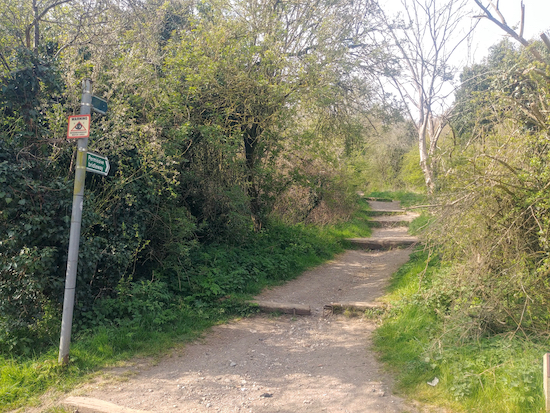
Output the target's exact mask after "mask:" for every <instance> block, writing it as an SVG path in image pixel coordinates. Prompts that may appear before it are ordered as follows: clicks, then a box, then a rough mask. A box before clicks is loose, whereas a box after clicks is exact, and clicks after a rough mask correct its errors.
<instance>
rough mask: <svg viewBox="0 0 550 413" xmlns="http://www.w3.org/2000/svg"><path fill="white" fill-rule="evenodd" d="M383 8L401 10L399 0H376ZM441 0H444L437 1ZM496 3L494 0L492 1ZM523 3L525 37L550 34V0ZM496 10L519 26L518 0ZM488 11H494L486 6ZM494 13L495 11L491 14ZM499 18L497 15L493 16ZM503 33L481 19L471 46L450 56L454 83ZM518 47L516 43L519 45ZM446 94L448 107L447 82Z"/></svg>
mask: <svg viewBox="0 0 550 413" xmlns="http://www.w3.org/2000/svg"><path fill="white" fill-rule="evenodd" d="M379 1H380V5H381V6H382V8H383V9H384V10H385V11H386V13H388V14H389V15H393V14H396V13H397V12H398V11H399V10H400V9H402V7H403V6H402V4H401V0H379ZM439 1H440V2H443V1H444V0H439ZM469 1H470V3H471V9H472V16H475V15H481V14H483V11H482V10H481V9H480V8H479V6H478V5H477V4H476V3H475V2H474V0H469ZM493 1H494V2H496V1H497V0H493ZM523 2H524V4H525V26H524V37H525V38H526V39H528V40H530V39H533V38H536V39H537V40H540V37H539V35H540V33H541V32H543V31H545V32H546V33H547V34H548V35H549V36H550V0H523ZM488 3H489V1H488V0H483V4H484V5H487V4H488ZM499 9H500V11H501V13H502V14H503V16H504V18H505V19H506V23H507V24H508V25H509V26H510V27H518V26H519V22H520V19H521V0H500V1H499ZM489 10H490V11H491V12H493V10H492V9H491V8H490V9H489ZM493 16H495V14H494V13H493ZM495 17H497V18H498V16H495ZM470 23H471V21H467V22H465V28H467V27H468V26H469V25H470ZM504 36H506V33H505V32H504V31H503V30H502V29H500V28H499V27H498V26H497V25H496V24H494V23H493V22H491V21H489V20H488V19H481V21H480V22H479V24H478V25H477V28H476V30H475V32H474V36H473V39H472V42H471V49H470V51H469V52H467V47H466V45H465V44H464V45H463V47H462V48H460V49H457V51H456V53H455V54H453V56H452V58H451V64H453V65H454V66H455V67H456V68H457V69H458V71H457V76H455V80H454V82H452V83H454V85H455V86H458V83H457V82H458V73H460V72H461V71H462V70H461V68H463V67H465V66H470V65H471V64H472V63H477V62H480V61H481V60H482V59H483V58H484V57H486V56H487V55H488V53H489V48H490V47H491V46H492V45H494V44H496V43H498V42H499V41H500V40H502V38H503V37H504ZM518 46H519V44H518ZM444 91H445V93H444V94H447V93H448V94H449V96H448V99H445V100H444V101H443V106H447V105H448V103H450V101H452V100H453V95H452V91H453V86H452V84H451V83H449V84H448V85H447V86H445V88H444ZM412 111H413V113H414V112H415V110H414V109H412Z"/></svg>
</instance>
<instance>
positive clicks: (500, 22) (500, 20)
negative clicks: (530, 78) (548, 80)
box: [474, 0, 550, 64]
mask: <svg viewBox="0 0 550 413" xmlns="http://www.w3.org/2000/svg"><path fill="white" fill-rule="evenodd" d="M474 1H475V2H476V4H477V5H478V6H479V7H480V8H481V10H483V15H481V16H476V17H478V18H486V19H488V20H490V21H491V22H493V23H494V24H496V25H497V26H498V27H500V28H501V29H502V30H504V31H505V32H506V33H507V34H508V35H509V36H510V37H511V38H512V39H514V40H516V41H518V42H519V43H521V44H522V45H523V46H525V47H527V48H528V50H529V52H530V53H531V54H532V55H533V57H534V58H535V59H536V60H538V61H539V62H541V63H544V64H547V62H546V60H545V59H544V58H543V57H542V55H541V54H540V53H539V51H538V50H537V49H535V48H534V47H529V46H531V45H532V42H530V41H529V40H527V39H525V37H524V36H523V31H524V28H525V4H523V1H522V2H521V5H520V21H519V31H516V30H514V29H513V28H511V27H510V25H509V24H508V23H507V22H506V19H505V18H504V15H503V14H502V12H501V11H500V8H499V5H498V1H497V2H496V4H495V3H494V2H493V1H492V0H489V5H487V6H484V5H483V3H482V2H481V1H480V0H474ZM490 9H492V10H493V12H494V14H495V15H496V16H497V17H495V16H494V15H493V13H491V11H490ZM540 37H541V39H542V40H543V42H544V44H545V46H546V47H547V48H548V50H550V40H549V39H548V37H547V36H546V34H545V33H541V35H540Z"/></svg>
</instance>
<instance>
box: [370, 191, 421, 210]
mask: <svg viewBox="0 0 550 413" xmlns="http://www.w3.org/2000/svg"><path fill="white" fill-rule="evenodd" d="M365 196H366V197H371V198H383V199H393V200H394V201H399V202H401V206H402V207H403V208H407V207H410V206H413V205H422V204H425V203H426V202H427V199H428V198H427V196H426V194H421V193H416V192H409V191H375V192H371V193H369V194H366V195H365Z"/></svg>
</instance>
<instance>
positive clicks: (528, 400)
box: [374, 251, 548, 413]
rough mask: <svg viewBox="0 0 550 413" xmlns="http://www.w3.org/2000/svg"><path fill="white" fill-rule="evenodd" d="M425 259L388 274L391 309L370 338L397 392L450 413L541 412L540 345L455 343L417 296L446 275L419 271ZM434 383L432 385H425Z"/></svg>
mask: <svg viewBox="0 0 550 413" xmlns="http://www.w3.org/2000/svg"><path fill="white" fill-rule="evenodd" d="M428 256H429V254H428V252H426V251H417V252H415V253H414V254H413V255H412V256H411V260H410V262H409V263H407V264H406V265H405V266H403V267H402V268H401V269H400V270H399V271H398V272H397V273H396V274H395V275H394V277H393V279H392V282H391V286H390V288H389V291H388V294H387V295H386V296H385V298H384V299H385V301H387V302H389V303H390V304H391V310H390V312H389V313H388V314H387V315H386V316H385V319H384V321H383V323H382V326H381V327H379V328H378V329H377V330H376V333H375V336H374V342H375V348H376V349H377V350H378V351H379V353H380V355H381V359H382V360H383V361H384V362H385V363H387V366H388V367H389V368H390V370H391V371H393V372H394V373H395V375H396V376H397V378H398V389H399V391H401V392H403V393H404V394H407V395H409V396H410V397H412V398H414V399H416V400H419V401H421V402H424V403H428V404H434V405H439V406H444V407H446V408H447V409H449V411H452V412H478V413H498V412H510V413H512V412H514V413H516V412H517V413H525V412H543V411H544V397H543V392H542V356H543V354H544V353H545V352H546V351H547V350H548V347H547V341H546V340H545V339H541V338H534V337H533V338H526V337H520V336H519V335H515V336H490V337H482V338H480V339H478V340H466V339H464V338H462V339H461V331H457V330H456V329H453V328H451V327H449V326H448V325H446V319H445V317H444V316H443V317H440V316H439V315H438V314H437V313H436V311H435V310H434V307H433V306H432V305H431V304H430V303H429V302H427V301H426V299H425V297H426V296H425V295H424V294H423V289H424V288H429V285H430V282H431V279H432V278H433V277H437V276H440V275H441V274H443V273H444V271H445V267H444V266H443V265H442V264H441V263H440V262H439V260H438V259H432V260H431V261H430V264H429V265H426V262H427V259H428ZM432 258H433V255H432ZM421 285H423V286H424V287H422V288H421V287H420V286H421ZM427 286H428V287H427ZM435 377H437V378H438V379H439V384H437V385H436V386H435V387H432V386H430V385H428V384H427V382H428V381H432V380H433V379H434V378H435Z"/></svg>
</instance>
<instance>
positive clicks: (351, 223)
mask: <svg viewBox="0 0 550 413" xmlns="http://www.w3.org/2000/svg"><path fill="white" fill-rule="evenodd" d="M357 204H358V208H357V210H356V211H355V212H354V214H353V216H352V217H351V218H350V219H349V220H347V221H346V222H342V223H340V224H336V225H330V226H327V227H326V228H325V231H326V232H327V234H328V235H329V236H331V237H334V238H335V239H338V240H340V241H341V240H343V239H344V238H360V237H370V236H371V234H372V228H371V226H370V224H369V219H370V216H369V214H368V211H370V209H371V208H370V206H369V204H368V202H367V201H365V200H364V199H359V200H358V201H357Z"/></svg>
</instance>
